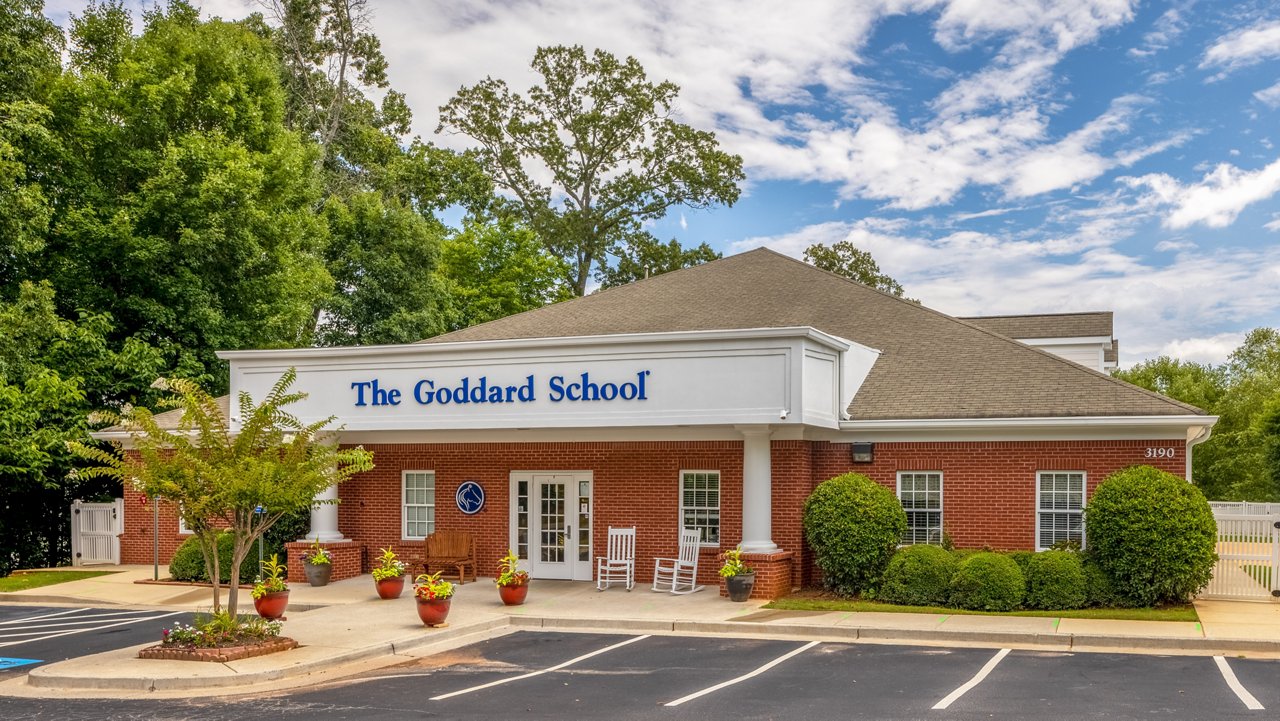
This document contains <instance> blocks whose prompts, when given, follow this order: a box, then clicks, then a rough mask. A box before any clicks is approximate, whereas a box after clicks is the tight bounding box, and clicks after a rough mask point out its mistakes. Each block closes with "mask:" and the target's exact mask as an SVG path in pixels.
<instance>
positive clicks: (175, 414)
mask: <svg viewBox="0 0 1280 721" xmlns="http://www.w3.org/2000/svg"><path fill="white" fill-rule="evenodd" d="M214 400H216V401H217V402H218V412H220V413H221V414H222V417H223V418H226V417H228V416H229V415H230V414H231V396H229V395H226V396H218V397H217V398H215V399H214ZM153 419H154V420H155V422H156V425H158V426H160V427H161V428H162V429H164V430H166V431H172V430H175V429H177V428H178V425H179V424H180V423H181V421H182V409H181V408H174V409H173V410H171V411H165V412H164V413H157V414H155V416H153ZM124 430H127V429H126V428H125V427H124V426H109V427H107V428H103V429H102V431H101V432H102V433H117V432H120V431H124Z"/></svg>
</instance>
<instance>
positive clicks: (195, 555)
mask: <svg viewBox="0 0 1280 721" xmlns="http://www.w3.org/2000/svg"><path fill="white" fill-rule="evenodd" d="M234 540H235V539H234V538H232V536H231V534H230V533H219V534H218V575H219V576H221V577H222V582H223V583H230V582H231V547H232V545H233V543H234ZM255 545H256V544H255ZM270 555H271V553H270V552H266V556H267V557H270ZM257 576H258V550H257V549H256V548H254V549H253V550H251V551H250V552H249V555H247V556H245V557H244V562H243V563H241V564H240V582H241V583H246V582H252V581H253V579H254V578H257ZM169 577H170V578H172V579H173V580H175V581H208V580H209V576H208V574H206V573H205V569H204V552H203V551H201V550H200V543H199V541H197V539H196V537H195V536H192V537H190V538H188V539H187V540H185V541H183V542H182V545H181V546H178V550H176V551H174V553H173V558H172V559H170V561H169Z"/></svg>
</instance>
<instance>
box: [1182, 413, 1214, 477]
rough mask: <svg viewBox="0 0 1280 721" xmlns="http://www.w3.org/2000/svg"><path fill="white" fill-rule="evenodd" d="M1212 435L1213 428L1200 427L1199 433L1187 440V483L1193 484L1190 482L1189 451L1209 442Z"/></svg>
mask: <svg viewBox="0 0 1280 721" xmlns="http://www.w3.org/2000/svg"><path fill="white" fill-rule="evenodd" d="M1212 433H1213V426H1201V427H1200V432H1199V433H1196V434H1195V435H1194V436H1192V437H1191V438H1190V439H1188V440H1187V475H1186V478H1187V483H1193V482H1194V481H1192V480H1191V449H1192V448H1195V447H1196V446H1198V445H1200V444H1201V443H1204V442H1205V441H1207V440H1209V436H1210V435H1211V434H1212Z"/></svg>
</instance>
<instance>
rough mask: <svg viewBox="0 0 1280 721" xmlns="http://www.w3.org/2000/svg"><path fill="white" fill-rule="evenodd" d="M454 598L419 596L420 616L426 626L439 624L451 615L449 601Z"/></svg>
mask: <svg viewBox="0 0 1280 721" xmlns="http://www.w3.org/2000/svg"><path fill="white" fill-rule="evenodd" d="M452 600H453V599H452V598H431V599H426V598H419V599H418V618H420V619H422V623H423V625H424V626H439V625H440V624H442V623H444V620H445V619H446V618H448V617H449V602H450V601H452Z"/></svg>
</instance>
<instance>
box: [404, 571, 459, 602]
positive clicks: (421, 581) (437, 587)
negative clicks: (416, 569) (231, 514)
mask: <svg viewBox="0 0 1280 721" xmlns="http://www.w3.org/2000/svg"><path fill="white" fill-rule="evenodd" d="M413 583H414V586H413V595H414V596H415V597H417V598H418V599H419V600H422V601H433V600H444V599H446V598H452V597H453V583H452V582H451V581H444V580H441V578H440V574H439V573H431V574H427V573H424V574H422V575H420V576H418V577H417V578H415V579H413Z"/></svg>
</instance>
